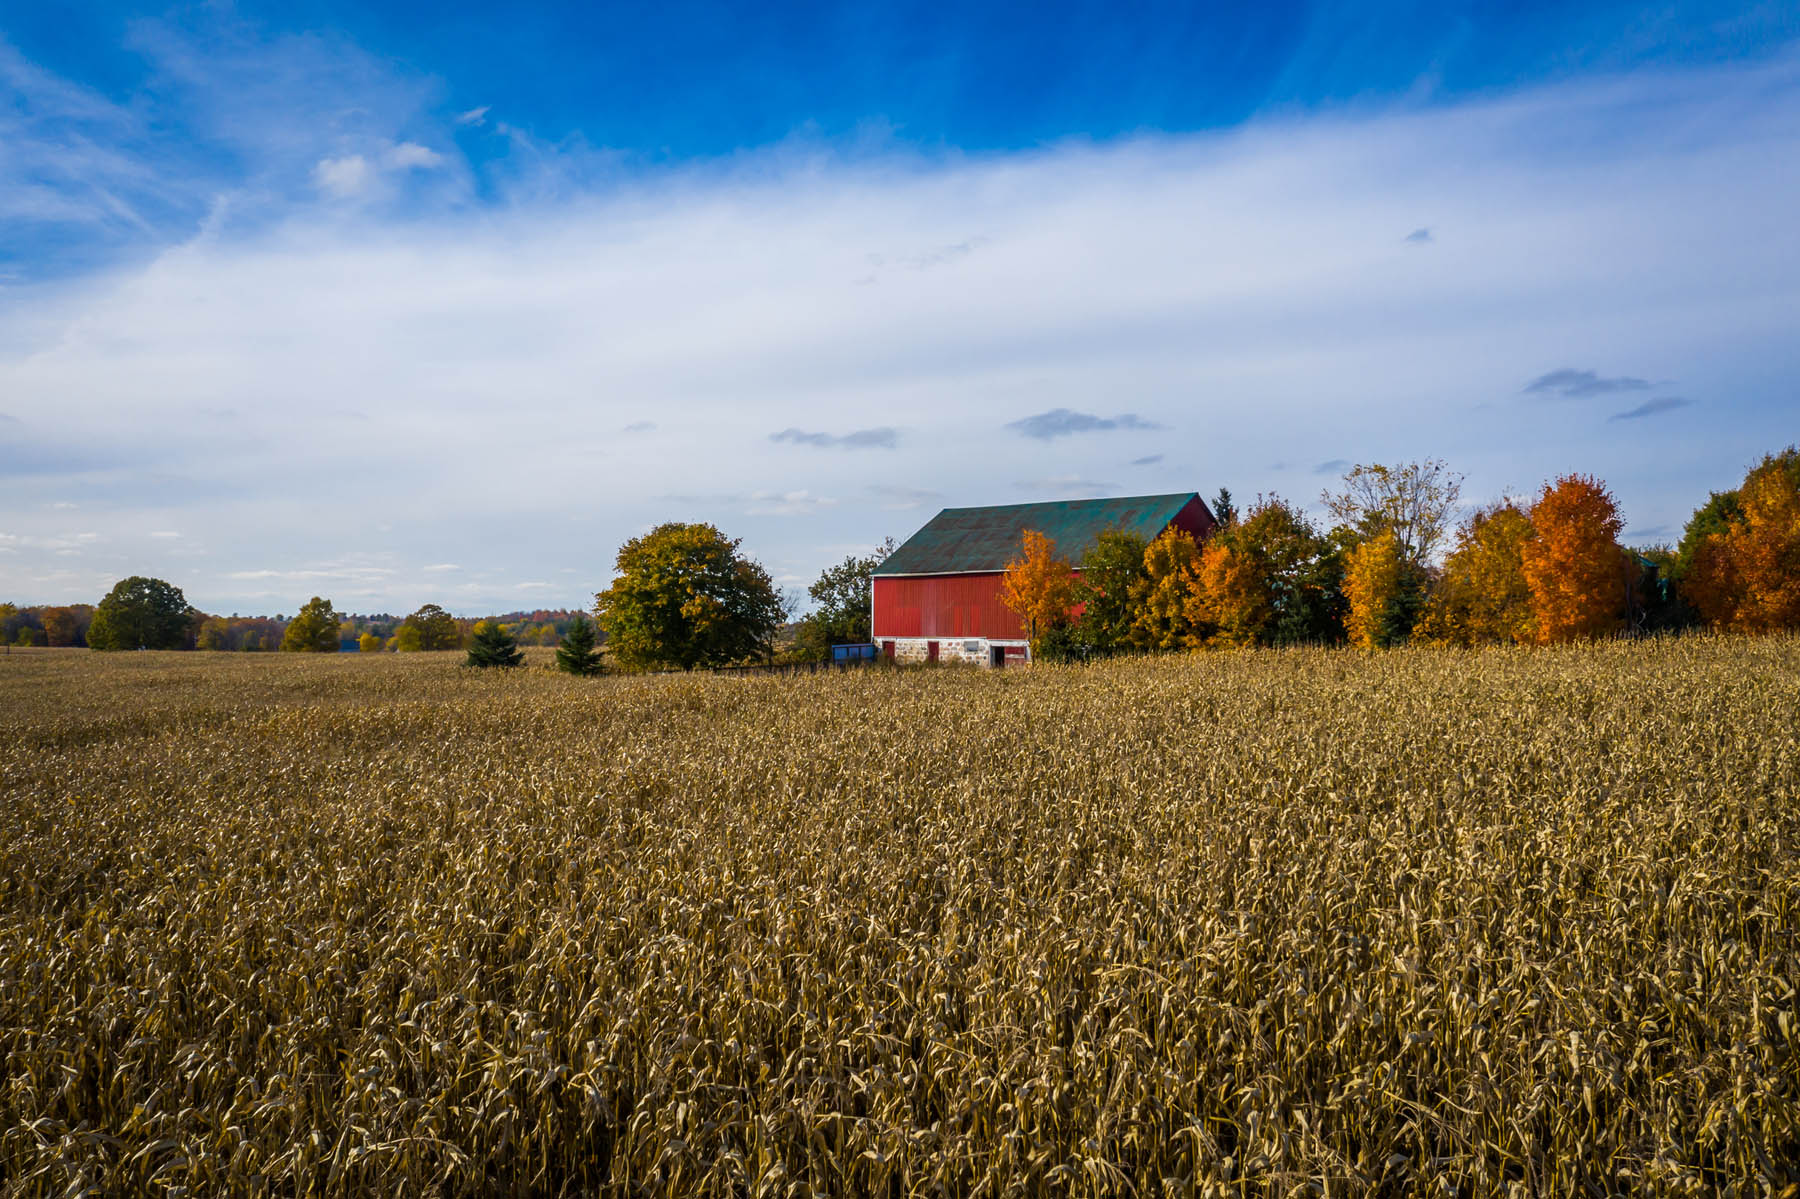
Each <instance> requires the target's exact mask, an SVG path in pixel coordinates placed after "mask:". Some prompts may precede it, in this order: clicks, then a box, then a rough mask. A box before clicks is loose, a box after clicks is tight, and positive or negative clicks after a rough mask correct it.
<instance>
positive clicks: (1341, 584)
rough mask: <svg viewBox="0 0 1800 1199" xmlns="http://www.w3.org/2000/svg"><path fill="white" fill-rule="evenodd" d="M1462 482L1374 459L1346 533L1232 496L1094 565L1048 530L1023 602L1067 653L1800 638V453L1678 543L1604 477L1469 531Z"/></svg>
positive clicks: (1108, 541)
mask: <svg viewBox="0 0 1800 1199" xmlns="http://www.w3.org/2000/svg"><path fill="white" fill-rule="evenodd" d="M1461 488H1462V480H1461V478H1460V477H1459V476H1457V475H1455V474H1452V473H1451V472H1450V471H1449V469H1448V468H1447V466H1446V465H1445V464H1444V463H1443V462H1442V461H1437V460H1429V461H1425V462H1420V463H1412V464H1408V465H1404V466H1399V467H1388V466H1383V465H1365V466H1357V467H1355V468H1354V469H1352V470H1351V471H1350V472H1349V473H1347V474H1346V475H1345V476H1344V479H1343V484H1342V486H1341V488H1340V489H1339V490H1337V491H1335V492H1330V491H1328V492H1326V493H1325V494H1324V495H1322V496H1321V497H1320V499H1321V503H1322V506H1323V508H1324V509H1325V511H1326V512H1328V513H1329V514H1330V516H1331V518H1332V521H1333V523H1332V524H1331V525H1330V526H1329V527H1326V528H1321V527H1320V526H1318V525H1317V524H1315V523H1314V522H1313V521H1312V520H1310V519H1309V518H1308V517H1307V516H1306V514H1305V513H1304V512H1302V511H1301V510H1300V509H1298V508H1297V507H1295V506H1294V505H1292V504H1290V503H1288V502H1287V501H1285V500H1283V499H1282V498H1281V497H1279V496H1269V497H1259V498H1258V499H1257V501H1256V502H1255V503H1254V504H1252V505H1250V507H1249V508H1248V509H1247V510H1244V511H1242V512H1240V511H1239V510H1238V507H1237V505H1236V504H1235V502H1234V501H1233V499H1232V497H1231V494H1230V492H1229V491H1221V492H1220V494H1219V496H1218V497H1217V498H1216V499H1215V500H1214V502H1213V505H1212V507H1213V510H1214V513H1215V515H1216V516H1218V518H1219V522H1220V523H1219V526H1218V528H1217V529H1215V530H1214V531H1213V532H1212V533H1211V534H1210V535H1209V536H1207V537H1205V538H1204V539H1197V538H1194V537H1192V536H1190V535H1189V534H1187V533H1185V532H1183V531H1181V530H1179V529H1170V530H1167V531H1166V532H1164V533H1163V534H1162V535H1161V536H1159V537H1157V538H1156V539H1155V540H1154V541H1152V542H1149V543H1145V542H1144V541H1143V539H1141V538H1138V537H1135V536H1133V535H1131V534H1129V533H1125V532H1118V531H1115V532H1109V533H1105V534H1102V535H1101V537H1100V538H1099V539H1098V542H1097V543H1096V544H1095V545H1094V547H1093V548H1092V549H1091V550H1090V551H1088V553H1087V554H1085V555H1084V556H1083V558H1082V560H1081V561H1080V562H1079V563H1072V562H1069V561H1067V560H1065V559H1063V558H1061V557H1060V556H1059V555H1058V554H1057V551H1056V547H1055V545H1054V543H1053V542H1051V540H1050V539H1049V538H1047V537H1045V536H1043V535H1042V534H1040V533H1035V532H1028V533H1027V534H1026V535H1025V536H1024V537H1023V538H1022V540H1021V544H1020V546H1019V550H1018V553H1017V555H1016V557H1015V558H1014V560H1013V561H1012V562H1011V563H1010V564H1009V566H1008V571H1007V576H1006V579H1005V583H1004V590H1003V598H1004V599H1005V601H1006V603H1007V604H1008V606H1009V607H1011V608H1012V610H1013V611H1015V612H1017V613H1018V614H1019V616H1020V618H1021V620H1023V621H1024V622H1025V624H1026V626H1027V628H1028V630H1029V631H1030V634H1031V638H1032V642H1033V646H1034V653H1035V654H1036V655H1038V656H1041V657H1043V658H1045V659H1050V660H1071V659H1085V658H1090V657H1093V656H1096V655H1106V654H1113V653H1119V652H1128V651H1133V652H1145V651H1161V650H1179V649H1198V648H1233V647H1245V646H1279V645H1297V644H1341V643H1344V642H1348V643H1350V644H1352V645H1356V646H1360V647H1363V648H1366V649H1378V648H1383V647H1387V646H1394V645H1400V644H1403V643H1408V642H1411V643H1417V644H1437V645H1461V646H1474V645H1491V644H1507V643H1520V644H1523V643H1535V644H1551V643H1555V642H1562V641H1572V640H1579V639H1586V638H1593V637H1603V636H1610V635H1614V634H1618V633H1622V632H1659V631H1674V630H1679V629H1683V628H1694V627H1701V626H1705V627H1712V628H1720V629H1731V630H1737V631H1744V632H1760V631H1768V630H1775V629H1791V628H1800V450H1797V449H1794V448H1790V449H1788V450H1785V451H1783V452H1782V453H1780V454H1775V455H1770V456H1768V457H1765V458H1764V459H1763V461H1762V462H1760V463H1759V464H1758V465H1757V466H1756V467H1755V468H1753V469H1752V470H1751V471H1750V472H1749V474H1748V476H1747V477H1746V478H1745V480H1744V482H1743V484H1742V485H1741V486H1740V487H1738V488H1737V489H1735V490H1732V491H1729V492H1720V493H1715V494H1714V495H1713V496H1712V497H1711V498H1710V499H1709V500H1708V501H1707V503H1706V504H1704V505H1702V506H1701V508H1699V509H1698V510H1697V511H1696V512H1695V513H1694V515H1693V517H1692V518H1691V519H1690V520H1689V521H1688V524H1687V527H1686V529H1685V531H1684V533H1683V535H1682V539H1681V542H1680V544H1679V545H1678V546H1675V547H1670V546H1667V545H1654V546H1644V547H1638V548H1626V547H1625V546H1623V545H1621V544H1620V543H1619V540H1618V537H1619V533H1620V530H1621V528H1622V525H1623V522H1622V521H1621V519H1620V517H1619V512H1618V506H1617V504H1616V502H1615V501H1614V499H1613V496H1612V494H1611V493H1610V492H1609V491H1608V490H1607V489H1606V486H1605V485H1604V484H1603V483H1602V482H1601V481H1599V480H1597V479H1594V478H1591V477H1588V476H1585V475H1567V476H1564V477H1562V478H1559V479H1557V480H1555V481H1554V482H1551V483H1547V484H1545V485H1544V487H1543V488H1542V489H1541V490H1540V491H1539V493H1538V494H1537V495H1536V496H1533V497H1532V498H1531V499H1530V500H1528V501H1522V500H1517V499H1510V498H1508V499H1502V500H1499V501H1497V502H1495V503H1492V504H1489V505H1486V506H1484V507H1480V508H1477V509H1475V510H1474V511H1472V512H1470V513H1468V514H1467V515H1466V516H1464V518H1463V519H1462V520H1461V521H1460V522H1458V521H1457V519H1456V516H1457V512H1458V509H1459V501H1460V499H1461ZM1440 551H1442V552H1440ZM1077 570H1079V573H1077Z"/></svg>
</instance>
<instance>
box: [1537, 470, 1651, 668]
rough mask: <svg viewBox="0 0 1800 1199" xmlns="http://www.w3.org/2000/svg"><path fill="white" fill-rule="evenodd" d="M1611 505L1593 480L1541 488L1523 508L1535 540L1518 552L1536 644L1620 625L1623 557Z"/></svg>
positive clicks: (1571, 478) (1569, 479) (1579, 478)
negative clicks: (1528, 511)
mask: <svg viewBox="0 0 1800 1199" xmlns="http://www.w3.org/2000/svg"><path fill="white" fill-rule="evenodd" d="M1621 525H1622V522H1621V521H1620V520H1619V509H1618V504H1617V503H1616V502H1615V501H1614V500H1613V497H1612V493H1611V492H1609V491H1607V490H1606V487H1605V486H1604V485H1603V484H1602V483H1601V482H1600V481H1599V480H1597V479H1593V478H1590V477H1588V476H1586V475H1566V476H1564V477H1563V478H1560V479H1558V480H1557V481H1556V482H1555V483H1554V484H1545V486H1544V491H1543V494H1542V495H1540V496H1539V497H1538V501H1537V503H1535V504H1533V505H1532V508H1531V528H1532V531H1533V533H1534V534H1535V536H1533V537H1532V538H1531V539H1530V540H1528V541H1526V542H1524V543H1523V544H1521V545H1520V547H1519V557H1520V565H1521V568H1522V570H1523V573H1524V576H1525V586H1526V587H1527V589H1529V591H1530V592H1531V611H1532V617H1533V621H1534V624H1535V633H1536V637H1537V640H1538V641H1539V642H1541V643H1543V644H1546V645H1548V644H1551V643H1553V642H1558V641H1573V640H1577V639H1579V638H1584V637H1599V636H1603V635H1605V634H1607V633H1610V632H1613V631H1614V630H1616V629H1618V628H1619V627H1620V625H1621V624H1623V623H1624V610H1625V551H1624V550H1623V549H1622V548H1620V546H1619V529H1620V527H1621Z"/></svg>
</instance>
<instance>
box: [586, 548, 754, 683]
mask: <svg viewBox="0 0 1800 1199" xmlns="http://www.w3.org/2000/svg"><path fill="white" fill-rule="evenodd" d="M741 544H742V543H741V542H739V541H736V540H733V539H731V538H728V537H726V536H725V535H724V534H723V533H721V532H720V531H719V530H718V529H717V528H715V527H713V526H712V525H709V524H682V523H679V522H670V523H667V524H662V525H658V526H657V527H656V528H654V529H652V530H650V532H648V533H645V534H644V535H643V536H641V537H634V538H632V539H631V540H630V541H627V542H626V543H625V544H624V545H622V546H620V547H619V554H618V557H617V559H616V561H615V567H616V569H617V570H618V572H619V573H618V577H617V578H616V579H614V580H613V583H612V586H610V587H608V588H607V589H606V590H605V591H602V592H600V593H599V594H598V595H596V596H595V597H594V610H595V615H596V617H597V618H598V623H599V625H600V627H601V628H602V629H603V630H605V632H606V640H607V648H608V650H609V651H610V652H611V655H612V657H613V659H614V661H616V662H618V663H619V664H621V665H623V666H626V667H630V668H632V669H644V668H649V667H657V666H672V667H677V668H680V669H683V670H692V669H693V668H694V667H696V666H722V665H725V664H726V663H729V662H739V661H743V660H746V659H751V658H766V657H767V656H768V655H769V653H770V650H771V648H772V645H773V642H774V637H775V633H776V630H778V629H779V628H780V627H781V624H782V620H783V618H784V616H785V615H786V613H785V609H784V605H783V603H782V598H781V595H780V594H779V593H778V592H777V591H776V589H775V584H774V582H773V581H772V580H771V579H770V578H769V573H768V572H767V571H766V570H764V569H763V568H762V567H761V566H760V565H759V564H757V563H756V562H755V561H754V560H753V559H751V558H748V557H746V556H744V555H743V554H742V553H740V552H739V546H740V545H741Z"/></svg>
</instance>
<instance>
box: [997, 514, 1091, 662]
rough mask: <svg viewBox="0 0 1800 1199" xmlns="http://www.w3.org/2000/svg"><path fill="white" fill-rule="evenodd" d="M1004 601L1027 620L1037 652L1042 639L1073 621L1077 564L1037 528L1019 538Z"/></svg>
mask: <svg viewBox="0 0 1800 1199" xmlns="http://www.w3.org/2000/svg"><path fill="white" fill-rule="evenodd" d="M1000 602H1001V603H1003V604H1005V605H1006V606H1007V607H1008V608H1010V609H1011V610H1012V611H1013V612H1015V613H1017V614H1018V617H1019V619H1020V620H1022V621H1024V622H1025V632H1026V636H1027V637H1029V638H1030V639H1031V650H1032V653H1033V655H1036V653H1037V651H1038V648H1039V644H1040V641H1041V639H1042V638H1043V637H1044V635H1045V634H1046V633H1049V632H1050V631H1051V630H1052V629H1057V628H1060V627H1061V626H1063V625H1065V624H1067V623H1068V621H1069V609H1070V608H1071V607H1072V606H1073V605H1074V603H1075V577H1074V567H1073V566H1071V565H1070V563H1069V560H1068V559H1067V558H1064V557H1062V556H1061V555H1059V554H1058V553H1057V552H1056V542H1055V541H1053V540H1051V539H1050V538H1049V537H1047V536H1046V535H1044V534H1043V533H1040V532H1038V531H1037V530H1036V529H1026V530H1025V532H1024V534H1023V535H1022V536H1021V537H1020V538H1019V552H1018V554H1016V555H1015V556H1014V557H1013V559H1012V561H1010V562H1008V563H1007V564H1006V574H1005V576H1004V577H1002V578H1001V580H1000Z"/></svg>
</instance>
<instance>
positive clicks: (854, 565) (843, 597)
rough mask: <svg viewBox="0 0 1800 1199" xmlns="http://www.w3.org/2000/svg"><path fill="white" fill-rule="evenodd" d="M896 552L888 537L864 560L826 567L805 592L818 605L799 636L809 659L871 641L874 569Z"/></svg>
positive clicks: (802, 625) (854, 559)
mask: <svg viewBox="0 0 1800 1199" xmlns="http://www.w3.org/2000/svg"><path fill="white" fill-rule="evenodd" d="M893 552H894V539H893V538H892V537H889V538H888V539H887V540H886V541H884V542H882V543H881V544H880V545H879V546H877V547H875V552H874V553H871V554H867V555H865V556H863V557H861V558H859V557H857V556H856V555H854V554H852V555H850V556H849V557H847V558H845V559H844V560H843V561H842V562H840V563H838V564H837V565H836V566H829V567H826V568H825V570H824V571H823V572H822V573H821V574H820V575H819V577H818V579H817V580H816V581H815V582H814V583H813V585H812V586H810V587H808V588H807V589H806V594H807V595H809V596H811V597H812V601H813V604H814V605H815V606H814V608H813V610H812V612H811V613H810V614H809V615H808V616H807V617H806V619H804V620H802V621H801V622H800V628H799V632H798V636H797V640H798V642H799V645H800V649H801V650H802V652H803V653H804V654H805V656H806V657H808V658H822V657H824V656H825V655H826V651H827V650H828V649H829V648H830V647H831V646H834V645H860V644H862V643H864V642H866V641H868V640H869V638H870V636H871V635H872V633H871V631H870V627H869V606H870V604H871V603H872V602H873V598H874V586H875V584H874V576H875V568H876V567H877V566H880V565H881V564H882V563H883V562H885V561H887V558H888V555H889V554H892V553H893Z"/></svg>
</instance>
